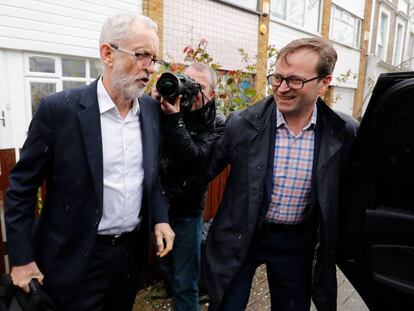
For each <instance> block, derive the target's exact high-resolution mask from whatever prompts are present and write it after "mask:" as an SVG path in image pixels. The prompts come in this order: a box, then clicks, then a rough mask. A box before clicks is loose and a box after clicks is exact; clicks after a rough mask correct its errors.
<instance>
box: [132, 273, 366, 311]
mask: <svg viewBox="0 0 414 311" xmlns="http://www.w3.org/2000/svg"><path fill="white" fill-rule="evenodd" d="M337 276H338V311H368V308H367V307H366V306H365V304H364V303H363V301H362V299H361V297H359V295H358V293H357V292H356V291H355V289H354V288H353V287H352V285H351V284H350V283H349V282H348V280H347V279H346V278H345V276H344V275H343V274H342V273H341V272H340V270H339V269H338V273H337ZM207 308H208V305H206V304H203V305H202V311H206V310H207ZM159 310H163V311H164V310H165V311H168V310H172V307H171V301H170V300H169V299H167V298H166V293H165V290H164V288H163V286H162V283H158V284H155V285H154V286H151V287H148V288H146V289H145V290H143V291H141V292H140V293H139V294H138V296H137V300H136V304H135V307H134V311H159ZM246 310H247V311H264V310H270V298H269V288H268V286H267V277H266V269H265V267H264V266H261V267H259V269H258V270H257V272H256V276H255V278H254V281H253V285H252V291H251V294H250V300H249V303H248V305H247V309H246ZM315 310H316V308H315V307H314V306H313V305H312V308H311V311H315Z"/></svg>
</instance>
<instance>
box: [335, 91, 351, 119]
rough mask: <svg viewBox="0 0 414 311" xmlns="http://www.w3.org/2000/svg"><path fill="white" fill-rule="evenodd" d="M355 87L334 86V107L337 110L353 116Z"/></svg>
mask: <svg viewBox="0 0 414 311" xmlns="http://www.w3.org/2000/svg"><path fill="white" fill-rule="evenodd" d="M354 95H355V89H351V88H345V87H335V88H334V100H333V105H332V108H333V109H334V110H336V111H340V112H343V113H346V114H347V115H349V116H352V106H353V102H354Z"/></svg>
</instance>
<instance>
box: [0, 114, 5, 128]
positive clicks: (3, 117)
mask: <svg viewBox="0 0 414 311" xmlns="http://www.w3.org/2000/svg"><path fill="white" fill-rule="evenodd" d="M0 121H1V122H2V123H3V127H6V117H5V116H4V110H2V111H1V117H0Z"/></svg>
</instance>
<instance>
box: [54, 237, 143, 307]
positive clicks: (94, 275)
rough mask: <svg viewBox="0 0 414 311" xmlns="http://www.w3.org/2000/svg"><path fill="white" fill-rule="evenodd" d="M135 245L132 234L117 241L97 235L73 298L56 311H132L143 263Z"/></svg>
mask: <svg viewBox="0 0 414 311" xmlns="http://www.w3.org/2000/svg"><path fill="white" fill-rule="evenodd" d="M139 244H140V243H138V233H136V232H134V233H129V234H127V235H125V236H124V237H122V236H121V238H117V239H113V238H111V237H110V236H99V235H98V236H97V239H96V244H95V247H94V249H93V250H92V252H91V254H90V256H89V263H88V266H87V269H86V273H85V276H84V278H83V280H82V281H81V282H80V284H79V286H78V287H77V288H76V290H75V292H76V294H75V296H74V297H73V299H72V300H71V302H70V303H69V304H67V305H65V306H62V307H61V308H59V310H67V311H69V310H70V311H84V310H85V311H86V310H88V311H114V310H116V311H130V310H132V307H133V305H134V302H135V296H136V294H137V290H138V269H139V264H140V260H141V263H142V262H143V260H145V259H144V258H139V257H140V256H139V252H140V250H139ZM141 253H142V252H141ZM144 253H146V252H144Z"/></svg>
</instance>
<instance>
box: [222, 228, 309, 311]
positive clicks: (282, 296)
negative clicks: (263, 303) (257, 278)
mask: <svg viewBox="0 0 414 311" xmlns="http://www.w3.org/2000/svg"><path fill="white" fill-rule="evenodd" d="M309 233H310V231H309V226H307V225H306V224H299V225H278V224H269V223H265V224H264V225H263V227H262V228H261V230H260V231H259V232H258V233H257V235H256V237H255V238H254V240H253V241H252V244H251V247H250V249H249V252H248V255H247V257H246V259H245V261H244V263H243V265H242V267H241V268H240V270H239V271H238V272H237V273H236V275H235V276H234V278H233V280H232V282H231V284H230V286H229V288H228V290H227V291H226V293H225V296H224V298H223V301H222V303H221V304H220V308H219V310H221V311H224V310H226V311H241V310H245V308H246V305H247V303H248V300H249V294H250V288H251V284H252V280H253V277H254V274H255V271H256V268H257V267H258V266H259V265H261V264H266V268H267V279H268V283H269V289H270V299H271V309H272V311H275V310H278V311H282V310H283V311H285V310H289V311H309V309H310V297H311V258H312V257H311V251H310V236H311V235H310V234H309Z"/></svg>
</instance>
